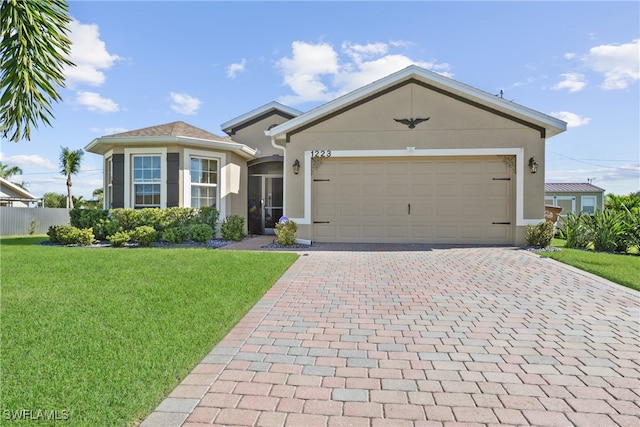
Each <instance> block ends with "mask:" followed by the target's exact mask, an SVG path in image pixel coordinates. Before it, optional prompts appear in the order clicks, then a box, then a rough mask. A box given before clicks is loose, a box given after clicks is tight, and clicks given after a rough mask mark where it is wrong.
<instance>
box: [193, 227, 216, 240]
mask: <svg viewBox="0 0 640 427" xmlns="http://www.w3.org/2000/svg"><path fill="white" fill-rule="evenodd" d="M189 237H190V238H191V240H193V241H196V242H206V241H207V240H210V239H211V238H212V237H213V228H211V226H210V225H209V224H195V225H192V226H191V227H190V228H189Z"/></svg>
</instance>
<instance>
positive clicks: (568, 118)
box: [551, 111, 591, 128]
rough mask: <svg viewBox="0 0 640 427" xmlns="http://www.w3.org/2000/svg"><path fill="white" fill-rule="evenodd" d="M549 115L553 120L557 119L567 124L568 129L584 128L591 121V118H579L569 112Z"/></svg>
mask: <svg viewBox="0 0 640 427" xmlns="http://www.w3.org/2000/svg"><path fill="white" fill-rule="evenodd" d="M551 115H552V116H553V117H555V118H558V119H560V120H563V121H565V122H567V127H570V128H576V127H578V126H584V125H587V124H589V122H590V121H591V118H589V117H580V116H579V115H577V114H575V113H571V112H569V111H557V112H554V113H551Z"/></svg>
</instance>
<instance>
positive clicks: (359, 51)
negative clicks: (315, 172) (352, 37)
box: [277, 41, 450, 105]
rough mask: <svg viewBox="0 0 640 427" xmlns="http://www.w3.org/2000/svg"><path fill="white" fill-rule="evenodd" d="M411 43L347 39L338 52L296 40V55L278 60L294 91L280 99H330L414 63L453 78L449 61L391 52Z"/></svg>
mask: <svg viewBox="0 0 640 427" xmlns="http://www.w3.org/2000/svg"><path fill="white" fill-rule="evenodd" d="M407 45H408V43H407V42H392V43H381V42H376V43H368V44H356V43H351V42H348V41H346V42H343V43H342V45H341V47H340V49H341V50H340V52H337V51H336V50H335V49H334V47H333V46H332V45H330V44H328V43H322V42H321V43H317V44H313V43H306V42H302V41H294V42H293V43H292V45H291V47H292V56H291V57H285V58H282V59H280V60H279V61H278V63H277V65H278V67H279V69H280V71H281V72H282V74H283V76H284V83H285V85H287V86H289V87H290V88H291V90H292V91H293V94H292V95H288V96H284V97H282V98H280V102H282V103H284V104H289V105H295V104H300V103H303V102H318V101H320V102H324V101H328V100H331V99H334V98H336V97H338V96H340V95H343V94H345V93H347V92H350V91H352V90H355V89H357V88H359V87H362V86H364V85H367V84H369V83H372V82H373V81H375V80H378V79H380V78H382V77H385V76H387V75H389V74H392V73H394V72H396V71H399V70H401V69H403V68H406V67H408V66H409V65H413V64H415V65H418V66H421V67H424V68H427V69H430V70H432V71H435V72H439V73H441V74H443V75H445V76H447V77H450V74H449V73H448V70H449V68H450V67H449V65H448V64H438V63H435V62H424V61H414V60H412V59H411V58H409V57H407V56H405V55H402V54H395V53H391V52H390V50H391V48H396V47H403V46H407Z"/></svg>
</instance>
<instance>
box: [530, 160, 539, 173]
mask: <svg viewBox="0 0 640 427" xmlns="http://www.w3.org/2000/svg"><path fill="white" fill-rule="evenodd" d="M529 170H530V171H531V173H536V172H538V162H536V158H535V157H531V158H530V159H529Z"/></svg>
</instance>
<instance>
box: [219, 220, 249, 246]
mask: <svg viewBox="0 0 640 427" xmlns="http://www.w3.org/2000/svg"><path fill="white" fill-rule="evenodd" d="M220 233H221V234H222V238H223V239H225V240H235V241H236V242H239V241H240V240H242V239H244V236H245V234H244V218H243V217H241V216H239V215H229V216H228V217H226V218H225V220H224V221H222V225H221V226H220Z"/></svg>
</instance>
